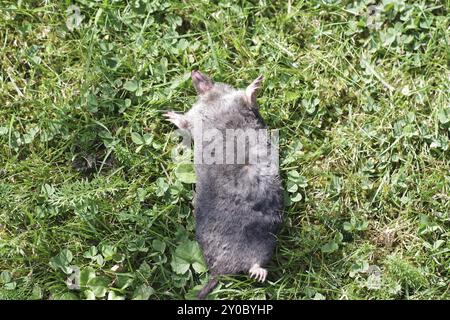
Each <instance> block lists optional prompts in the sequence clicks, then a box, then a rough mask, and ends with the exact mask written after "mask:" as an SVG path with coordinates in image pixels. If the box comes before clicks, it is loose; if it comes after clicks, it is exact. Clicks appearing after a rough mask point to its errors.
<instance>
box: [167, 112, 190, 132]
mask: <svg viewBox="0 0 450 320" xmlns="http://www.w3.org/2000/svg"><path fill="white" fill-rule="evenodd" d="M164 116H165V117H166V118H167V120H168V121H170V122H172V123H173V124H174V125H176V126H177V127H178V128H180V129H187V128H188V127H189V123H188V122H187V121H186V119H185V117H184V116H183V115H182V114H179V113H175V112H173V111H169V112H166V113H165V114H164Z"/></svg>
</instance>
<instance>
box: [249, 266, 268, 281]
mask: <svg viewBox="0 0 450 320" xmlns="http://www.w3.org/2000/svg"><path fill="white" fill-rule="evenodd" d="M249 273H250V278H253V277H254V278H255V279H256V280H258V281H259V282H264V281H266V277H267V270H266V269H264V268H261V267H260V266H259V264H257V263H255V264H254V265H253V267H251V269H250V270H249Z"/></svg>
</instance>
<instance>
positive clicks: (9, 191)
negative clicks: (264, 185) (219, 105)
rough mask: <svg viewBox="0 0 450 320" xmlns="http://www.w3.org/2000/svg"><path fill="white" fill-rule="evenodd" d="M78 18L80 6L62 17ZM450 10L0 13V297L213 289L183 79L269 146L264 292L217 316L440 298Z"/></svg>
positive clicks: (47, 5)
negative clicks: (300, 305) (273, 181)
mask: <svg viewBox="0 0 450 320" xmlns="http://www.w3.org/2000/svg"><path fill="white" fill-rule="evenodd" d="M71 5H75V7H73V6H71ZM449 8H450V1H449V0H442V1H439V0H427V1H425V0H420V1H412V0H411V1H404V0H380V1H373V0H364V1H348V0H315V1H291V0H284V1H268V0H260V1H236V2H235V1H230V0H228V1H206V0H201V1H199V0H197V1H174V0H171V1H163V0H133V1H131V0H130V1H117V0H103V1H100V0H97V1H87V0H83V1H81V0H80V1H73V2H72V1H10V0H6V1H2V2H1V5H0V299H183V298H193V297H195V294H196V293H197V292H198V290H199V289H200V288H201V287H202V285H203V284H204V283H206V281H207V280H208V273H207V270H206V266H205V264H204V262H203V260H202V256H201V252H200V250H199V247H198V245H197V243H196V242H195V237H194V227H195V223H194V216H193V212H192V205H191V201H192V198H193V192H194V187H195V185H194V184H192V167H191V166H188V165H180V164H179V163H177V162H174V161H172V156H171V155H172V152H173V151H174V149H176V147H177V145H178V140H177V139H176V138H174V136H173V135H171V133H172V132H173V131H174V129H175V128H174V126H173V125H171V124H170V123H168V122H166V121H165V119H164V117H163V113H164V112H166V111H168V110H175V111H186V110H188V109H189V108H190V106H191V105H192V104H193V103H194V101H195V96H196V95H195V90H194V88H193V87H192V83H191V80H190V71H191V70H194V69H200V70H202V71H203V72H205V73H207V74H209V75H211V76H212V77H213V78H214V79H215V80H216V81H221V82H226V83H229V84H232V85H233V86H236V87H242V88H244V87H245V86H247V85H248V84H249V83H250V82H251V81H252V80H253V79H255V78H256V77H257V76H258V75H259V74H262V75H264V77H265V80H264V83H263V87H262V90H261V94H260V97H259V99H258V101H259V104H260V106H261V109H260V110H261V114H262V116H263V117H264V119H265V120H266V122H267V124H268V125H269V127H270V128H272V129H278V130H279V132H280V170H281V176H282V178H283V186H284V197H285V210H284V225H283V228H282V230H281V232H280V234H279V235H278V246H277V249H276V252H275V253H274V257H273V261H272V262H271V264H270V265H269V266H268V269H269V276H268V281H267V282H266V283H264V284H260V283H257V282H256V281H254V280H252V279H249V278H248V277H246V276H245V275H240V276H239V275H238V276H233V277H225V278H223V279H221V281H220V283H219V286H218V287H217V288H216V290H215V291H214V293H213V295H212V297H213V298H217V299H450V290H449V273H450V272H449V271H450V229H449V227H450V216H449V212H450V172H449V171H450V142H449V137H450V102H449V101H450V91H449V89H450V68H449V62H450V45H449V44H450V16H449V13H450V12H449V11H450V10H449Z"/></svg>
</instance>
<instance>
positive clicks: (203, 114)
mask: <svg viewBox="0 0 450 320" xmlns="http://www.w3.org/2000/svg"><path fill="white" fill-rule="evenodd" d="M192 81H193V84H194V87H195V88H196V90H197V92H198V101H197V102H196V103H195V104H194V106H193V107H192V108H191V109H190V110H189V111H188V112H187V113H186V114H184V115H182V114H176V113H173V112H168V113H166V117H167V118H168V120H169V121H171V122H172V123H174V124H175V125H177V126H178V127H179V128H183V129H187V130H189V131H190V132H191V134H192V136H193V138H194V145H195V144H196V143H203V146H204V147H206V146H207V145H208V142H207V141H206V142H204V141H203V140H201V141H198V139H197V138H198V132H197V133H196V126H197V124H198V123H202V129H203V131H205V130H207V129H212V128H214V129H218V130H219V131H221V132H223V131H225V129H243V130H245V129H249V128H251V129H264V128H266V125H265V123H264V121H263V119H262V117H261V116H260V114H259V111H258V106H257V103H256V92H257V89H258V88H259V87H260V84H261V81H262V77H259V78H257V79H256V80H255V81H254V82H253V83H252V84H251V85H250V86H249V87H248V88H247V89H246V90H237V89H234V88H232V87H231V86H229V85H226V84H223V83H214V82H213V81H212V80H211V79H210V78H209V77H207V76H205V75H204V74H202V73H200V72H199V71H193V72H192ZM247 147H250V148H249V149H250V150H249V151H248V152H258V149H259V148H266V147H267V145H263V144H261V145H258V144H256V145H252V146H248V145H247ZM227 151H228V150H227ZM247 160H248V159H247ZM195 170H196V174H197V184H196V197H195V203H194V213H195V219H196V238H197V241H198V242H199V244H200V247H201V249H202V250H203V255H204V257H205V260H206V263H207V265H208V267H209V271H210V273H211V280H210V281H209V282H208V284H207V285H206V286H205V287H204V288H203V290H202V291H201V292H200V294H199V295H198V297H199V298H201V299H202V298H204V297H206V296H207V295H208V293H209V292H210V291H211V290H212V289H213V288H214V286H215V285H216V284H217V277H218V276H220V275H224V274H236V273H240V272H246V273H247V272H249V273H250V275H251V276H254V277H255V278H257V279H258V280H260V281H264V280H265V278H266V275H267V271H266V270H265V269H263V268H262V266H263V265H264V264H266V263H267V262H268V261H269V260H270V258H271V255H272V252H273V250H274V247H275V243H276V238H275V234H276V233H277V231H278V229H279V227H280V225H281V222H282V217H281V212H282V193H281V191H282V188H281V181H280V178H279V175H278V168H276V170H275V171H271V172H268V171H267V169H266V166H265V165H264V164H259V163H256V164H250V163H249V162H248V161H246V162H245V163H243V164H196V165H195Z"/></svg>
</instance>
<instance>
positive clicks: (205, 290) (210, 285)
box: [197, 276, 218, 300]
mask: <svg viewBox="0 0 450 320" xmlns="http://www.w3.org/2000/svg"><path fill="white" fill-rule="evenodd" d="M217 282H218V280H217V277H216V276H213V277H211V279H209V281H208V283H207V284H206V285H205V286H204V287H203V289H202V290H201V291H200V292H199V294H198V295H197V298H199V299H200V300H203V299H205V298H206V296H207V295H208V294H209V293H210V292H211V291H212V290H213V289H214V288H215V286H216V285H217Z"/></svg>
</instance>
